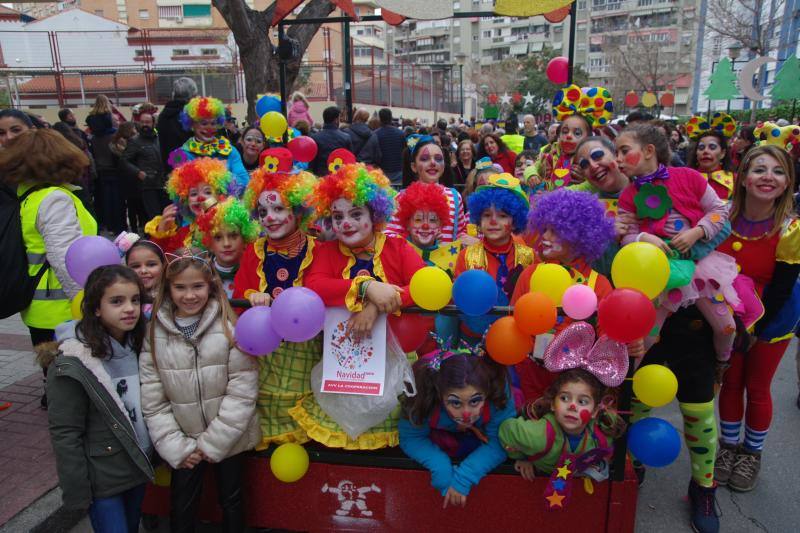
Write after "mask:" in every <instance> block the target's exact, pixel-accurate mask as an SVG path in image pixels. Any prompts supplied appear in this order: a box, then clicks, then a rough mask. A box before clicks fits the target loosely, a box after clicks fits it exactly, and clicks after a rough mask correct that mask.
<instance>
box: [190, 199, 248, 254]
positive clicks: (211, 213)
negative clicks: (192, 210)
mask: <svg viewBox="0 0 800 533" xmlns="http://www.w3.org/2000/svg"><path fill="white" fill-rule="evenodd" d="M223 229H229V230H234V231H236V232H237V233H239V235H241V236H242V239H243V240H244V242H246V243H251V242H253V241H255V240H256V239H257V238H258V234H259V232H260V228H259V226H258V223H257V222H256V221H255V220H253V219H251V218H250V213H249V212H248V211H247V208H245V206H243V205H242V203H241V202H240V201H239V200H237V199H236V198H226V199H225V200H224V201H223V202H222V203H219V204H217V205H215V206H214V207H212V208H211V209H209V210H208V211H206V212H205V213H203V214H202V215H200V216H199V217H197V230H198V231H197V232H195V235H194V239H193V241H192V244H193V245H194V246H202V247H203V248H206V249H208V248H210V247H211V243H212V242H213V241H214V235H216V234H217V233H219V232H220V231H222V230H223Z"/></svg>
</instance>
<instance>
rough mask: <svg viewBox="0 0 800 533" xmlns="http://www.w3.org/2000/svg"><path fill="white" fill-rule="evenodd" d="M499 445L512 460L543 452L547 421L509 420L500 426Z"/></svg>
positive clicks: (545, 444)
mask: <svg viewBox="0 0 800 533" xmlns="http://www.w3.org/2000/svg"><path fill="white" fill-rule="evenodd" d="M499 437H500V443H501V444H502V445H503V448H505V450H506V452H507V453H508V456H509V457H511V458H512V459H524V458H526V457H529V456H531V455H535V454H537V453H539V452H542V451H544V450H545V447H546V446H547V419H545V418H540V419H539V420H527V419H525V418H523V417H519V418H510V419H508V420H505V421H503V422H502V423H501V424H500V432H499Z"/></svg>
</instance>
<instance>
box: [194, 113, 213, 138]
mask: <svg viewBox="0 0 800 533" xmlns="http://www.w3.org/2000/svg"><path fill="white" fill-rule="evenodd" d="M218 128H219V124H218V123H217V121H216V120H215V119H211V118H204V119H203V120H199V121H197V122H192V132H193V133H194V137H195V139H197V140H198V141H200V142H210V141H212V140H214V137H216V136H217V129H218Z"/></svg>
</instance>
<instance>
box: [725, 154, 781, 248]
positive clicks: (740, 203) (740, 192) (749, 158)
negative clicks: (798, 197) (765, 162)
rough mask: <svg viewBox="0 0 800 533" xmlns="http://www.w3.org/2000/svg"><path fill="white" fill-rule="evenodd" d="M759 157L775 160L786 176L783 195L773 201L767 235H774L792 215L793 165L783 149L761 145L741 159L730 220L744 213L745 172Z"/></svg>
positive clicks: (732, 199)
mask: <svg viewBox="0 0 800 533" xmlns="http://www.w3.org/2000/svg"><path fill="white" fill-rule="evenodd" d="M761 155H768V156H771V157H773V158H775V160H776V161H778V164H780V166H781V168H782V169H783V172H784V173H785V174H786V190H785V191H783V195H782V196H781V197H780V198H778V199H777V200H776V201H775V213H774V214H773V217H772V220H773V227H772V230H771V231H770V232H769V235H774V234H775V232H778V231H780V230H781V226H782V225H783V221H784V220H786V219H787V218H788V217H789V216H790V215H791V213H792V210H793V208H794V202H793V199H792V195H793V194H794V181H795V175H794V165H793V164H792V160H791V158H790V157H789V154H788V153H787V152H786V150H784V149H783V148H779V147H777V146H772V145H769V144H767V145H762V146H756V147H755V148H752V149H751V150H750V151H748V152H747V154H746V155H745V156H744V159H742V162H741V163H740V164H739V171H738V172H737V173H736V182H735V186H734V188H733V197H732V198H731V214H730V219H731V220H735V219H736V218H737V217H738V216H739V215H742V214H743V213H744V206H745V201H746V199H747V190H746V189H745V188H744V180H745V179H746V178H747V172H748V171H749V170H750V166H751V165H752V164H753V162H755V159H756V158H757V157H758V156H761Z"/></svg>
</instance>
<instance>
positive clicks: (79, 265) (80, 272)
mask: <svg viewBox="0 0 800 533" xmlns="http://www.w3.org/2000/svg"><path fill="white" fill-rule="evenodd" d="M64 262H65V263H66V266H67V272H68V273H69V277H71V278H72V279H73V280H75V283H77V284H78V285H80V286H81V287H83V286H84V285H86V279H87V278H88V277H89V274H91V273H92V270H94V269H95V268H97V267H101V266H106V265H118V264H119V262H120V259H119V250H118V249H117V247H116V246H115V245H114V243H113V242H111V241H109V240H108V239H104V238H103V237H98V236H97V235H86V236H84V237H81V238H79V239H77V240H75V241H73V242H72V244H70V245H69V248H67V255H66V256H65V258H64Z"/></svg>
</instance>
